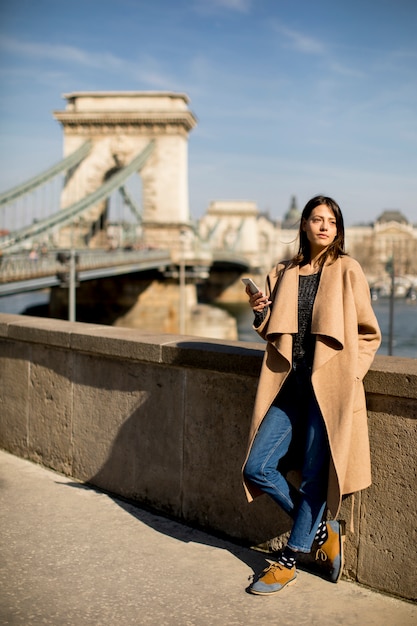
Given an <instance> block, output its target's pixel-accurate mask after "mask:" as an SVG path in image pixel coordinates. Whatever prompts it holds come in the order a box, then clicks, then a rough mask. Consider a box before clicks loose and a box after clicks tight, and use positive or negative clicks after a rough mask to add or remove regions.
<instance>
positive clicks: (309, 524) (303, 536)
mask: <svg viewBox="0 0 417 626" xmlns="http://www.w3.org/2000/svg"><path fill="white" fill-rule="evenodd" d="M300 435H301V437H300ZM295 437H296V438H297V442H298V438H299V437H300V441H301V443H298V445H299V446H300V445H301V447H302V449H301V453H302V463H301V469H302V478H301V484H300V487H299V489H296V488H295V487H294V486H292V485H291V484H290V483H289V482H288V481H287V480H286V478H285V476H284V475H283V474H282V473H281V471H279V469H278V465H279V463H280V461H281V459H283V457H285V455H286V454H287V452H288V449H289V447H290V444H291V443H292V442H294V438H295ZM298 452H300V451H298ZM328 471H329V444H328V440H327V433H326V428H325V425H324V421H323V417H322V414H321V411H320V408H319V406H318V403H317V400H316V397H315V395H314V391H313V388H312V384H311V374H310V371H309V370H307V369H306V368H304V367H300V368H295V369H293V371H292V372H291V374H290V375H289V377H288V378H287V380H286V381H285V383H284V386H283V387H282V389H281V391H280V393H279V394H278V396H277V397H276V399H275V401H274V403H273V404H272V406H271V408H270V409H269V411H268V412H267V414H266V415H265V417H264V419H263V421H262V423H261V425H260V428H259V430H258V433H257V434H256V437H255V440H254V442H253V445H252V448H251V451H250V455H249V458H248V460H247V462H246V465H245V468H244V475H245V477H246V479H247V480H249V481H250V482H251V483H253V484H254V485H256V486H257V487H259V488H260V489H261V490H262V491H263V492H264V493H267V494H268V495H269V496H270V497H271V498H272V499H273V500H274V501H275V502H276V503H277V504H278V505H279V506H280V507H281V508H282V509H283V510H284V511H285V512H286V513H288V515H289V516H290V517H291V518H292V519H293V526H292V530H291V534H290V537H289V540H288V547H290V548H291V549H293V550H296V551H298V552H310V550H311V547H312V544H313V541H314V537H315V535H316V532H317V528H318V525H319V523H320V521H321V520H322V517H323V514H324V511H325V507H326V497H327V483H328Z"/></svg>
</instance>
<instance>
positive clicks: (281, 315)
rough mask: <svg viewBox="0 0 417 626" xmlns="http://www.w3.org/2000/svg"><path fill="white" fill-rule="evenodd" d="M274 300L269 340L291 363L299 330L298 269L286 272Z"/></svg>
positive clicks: (289, 269)
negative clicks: (294, 342) (295, 337)
mask: <svg viewBox="0 0 417 626" xmlns="http://www.w3.org/2000/svg"><path fill="white" fill-rule="evenodd" d="M272 299H273V302H274V303H273V306H272V310H271V317H270V320H269V324H268V333H267V339H268V341H270V342H271V343H272V344H273V345H274V346H275V348H276V350H277V351H278V352H279V353H280V354H281V355H282V356H283V357H284V358H285V359H286V360H287V361H288V363H291V362H292V335H293V333H296V332H297V330H298V267H289V268H287V269H286V270H285V271H284V273H283V276H282V278H281V280H280V281H279V284H278V286H277V288H276V293H275V294H272Z"/></svg>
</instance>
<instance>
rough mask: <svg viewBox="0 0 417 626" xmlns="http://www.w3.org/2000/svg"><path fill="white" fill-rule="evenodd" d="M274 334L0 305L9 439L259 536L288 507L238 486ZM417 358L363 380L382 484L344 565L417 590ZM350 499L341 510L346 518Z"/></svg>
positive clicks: (61, 465) (8, 446) (360, 499)
mask: <svg viewBox="0 0 417 626" xmlns="http://www.w3.org/2000/svg"><path fill="white" fill-rule="evenodd" d="M263 349H264V346H263V344H253V343H250V344H244V343H241V342H228V343H225V342H219V341H215V340H213V341H210V340H206V339H200V338H195V337H184V336H175V335H152V334H150V333H142V332H140V331H136V330H128V329H123V328H112V327H108V326H98V325H90V324H79V323H69V322H65V321H60V320H46V319H43V318H41V319H39V318H32V317H24V316H17V315H4V314H0V379H1V381H2V384H1V386H0V403H1V407H2V411H1V414H0V446H1V447H2V448H4V449H5V450H7V451H9V452H11V453H13V454H15V455H17V456H21V457H23V458H28V459H31V460H33V461H36V462H38V463H41V464H43V465H45V466H47V467H50V468H53V469H55V470H57V471H59V472H62V473H64V474H66V475H68V476H73V477H74V478H77V479H79V480H83V481H86V482H88V483H91V484H93V485H96V486H98V487H100V488H102V489H105V490H107V491H110V492H113V493H115V494H118V495H120V496H123V497H125V498H128V499H131V500H134V501H137V502H140V503H141V504H142V505H147V506H150V507H152V508H154V509H156V510H159V511H161V512H164V513H168V514H170V515H172V516H174V517H176V518H178V519H180V520H182V521H185V522H186V523H188V524H191V525H197V526H199V527H201V528H204V529H207V530H210V531H212V532H213V531H214V532H217V533H222V534H224V535H227V536H229V537H231V538H234V539H237V540H239V541H242V542H244V543H246V544H250V545H258V544H261V543H266V544H268V543H269V545H272V543H273V542H275V544H276V543H277V542H278V543H279V541H280V536H281V535H283V534H284V533H285V532H287V531H288V530H289V528H290V521H289V519H288V518H287V517H286V516H285V515H284V514H283V513H282V514H281V513H280V512H279V511H278V510H277V508H276V506H275V505H274V504H273V503H272V502H271V501H270V500H268V499H267V498H266V497H263V498H258V499H257V501H256V502H254V503H252V504H250V505H249V504H248V503H247V502H246V499H245V495H244V492H243V488H242V484H241V475H240V468H241V464H242V461H243V459H244V455H245V450H246V442H247V435H248V430H249V423H250V418H251V412H252V407H253V401H254V396H255V392H256V386H257V381H258V374H259V370H260V366H261V359H262V355H263ZM416 381H417V361H416V360H412V359H397V358H393V357H377V358H376V360H375V363H374V366H373V368H372V370H371V371H370V372H369V373H368V375H367V377H366V380H365V387H366V392H367V401H368V414H369V429H370V439H371V448H372V458H373V479H374V482H373V485H372V487H371V488H370V489H368V490H366V491H364V492H362V493H361V494H358V496H357V497H356V500H355V502H356V505H355V508H354V523H355V528H356V532H355V534H354V535H353V534H348V536H347V542H346V567H345V575H346V576H349V577H351V578H354V579H356V580H358V581H360V582H362V583H364V584H366V585H368V586H370V587H372V588H374V589H378V590H381V591H385V592H388V593H391V594H395V595H398V596H401V597H403V598H407V599H416V584H415V583H416V579H415V558H414V552H413V547H414V541H413V537H414V533H415V519H416V518H417V502H416V498H415V490H416V483H415V473H414V471H415V467H416V466H417V463H416V461H417V459H416V446H415V441H416V435H417V414H416V408H417V402H416V392H417V385H416ZM350 508H351V507H350V502H349V501H346V502H345V504H344V505H343V509H342V514H343V516H345V517H346V518H347V520H348V521H349V516H350Z"/></svg>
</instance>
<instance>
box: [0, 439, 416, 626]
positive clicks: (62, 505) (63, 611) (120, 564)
mask: <svg viewBox="0 0 417 626" xmlns="http://www.w3.org/2000/svg"><path fill="white" fill-rule="evenodd" d="M0 542H1V545H0V549H1V557H0V624H2V625H6V624H24V625H25V626H28V625H33V624H36V625H38V624H39V625H41V624H42V625H44V624H46V625H53V626H64V625H68V626H85V625H90V624H91V625H99V626H107V625H112V626H113V625H117V626H124V625H125V624H138V625H152V626H153V625H167V626H171V625H172V626H176V625H179V626H200V625H201V626H217V625H219V626H235V625H236V626H251V625H255V624H256V625H257V626H259V624H268V623H269V624H279V625H280V626H289V625H294V624H296V625H302V624H306V625H307V624H308V625H309V626H316V625H317V626H328V625H329V626H330V625H331V626H334V625H335V624H340V625H343V626H373V625H375V626H415V625H416V624H417V606H416V605H413V604H410V603H407V602H402V601H400V600H396V599H393V598H390V597H387V596H384V595H380V594H377V593H373V592H371V591H369V590H368V589H364V588H362V587H360V586H358V585H355V584H353V583H349V582H345V581H341V582H339V583H338V584H337V585H333V584H331V583H328V582H326V581H324V580H322V579H321V578H319V577H317V576H314V575H312V574H309V573H307V572H303V571H301V572H300V573H299V577H298V579H297V584H296V585H294V586H292V587H288V588H287V589H284V590H283V591H282V592H281V593H280V594H278V595H275V596H271V597H267V598H265V597H259V596H253V595H250V594H248V593H246V592H245V587H246V586H247V585H248V583H249V580H248V579H249V577H250V576H251V575H252V574H253V572H254V571H255V572H259V571H260V570H261V569H262V568H263V567H264V566H265V565H266V560H265V558H264V556H263V555H262V554H260V553H258V552H254V551H252V550H249V549H246V548H242V547H239V546H236V545H234V544H232V543H229V542H227V541H222V540H219V539H216V538H215V537H212V536H210V535H208V534H205V533H203V532H201V531H198V530H194V529H192V528H189V527H187V526H184V525H182V524H179V523H176V522H173V521H171V520H167V519H165V518H163V517H160V516H157V515H153V514H151V513H149V512H146V511H143V510H141V509H138V508H136V507H134V506H132V505H129V504H126V503H125V502H122V501H120V500H116V499H114V498H111V497H109V496H108V495H106V494H103V493H100V492H98V491H95V490H93V489H89V488H86V487H85V486H83V485H80V484H78V483H74V482H73V481H72V480H71V479H68V478H66V477H64V476H61V475H60V474H56V473H54V472H51V471H48V470H45V469H44V468H42V467H40V466H38V465H35V464H33V463H30V462H28V461H24V460H22V459H19V458H16V457H14V456H12V455H10V454H7V453H5V452H1V451H0Z"/></svg>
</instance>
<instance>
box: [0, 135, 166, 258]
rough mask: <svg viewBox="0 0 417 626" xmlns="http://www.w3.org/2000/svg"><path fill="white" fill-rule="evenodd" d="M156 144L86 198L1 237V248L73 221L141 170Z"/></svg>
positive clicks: (150, 145)
mask: <svg viewBox="0 0 417 626" xmlns="http://www.w3.org/2000/svg"><path fill="white" fill-rule="evenodd" d="M154 145H155V141H154V140H152V141H150V142H149V144H148V145H147V146H146V148H145V149H144V150H143V151H142V152H140V153H139V154H138V155H137V156H136V157H135V158H134V159H132V161H131V162H130V163H129V164H128V165H126V166H125V167H124V168H122V169H121V170H119V171H118V172H116V173H115V174H114V175H113V176H111V178H109V179H108V180H107V181H106V182H105V183H103V185H101V186H100V187H99V188H98V189H96V190H95V191H93V192H92V193H90V194H89V195H88V196H86V197H85V198H82V199H81V200H78V201H77V202H75V203H74V204H72V205H70V206H69V207H66V208H64V209H61V210H60V211H58V212H57V213H55V214H54V215H52V216H49V217H47V218H45V219H43V220H40V221H39V222H36V223H35V224H32V225H31V226H27V227H25V228H22V229H20V230H18V231H16V232H14V233H11V234H10V235H6V236H5V237H2V238H1V239H0V250H1V249H3V250H4V249H6V248H8V249H9V251H11V248H18V247H19V244H20V243H21V242H23V241H24V240H25V239H29V238H31V237H35V236H36V235H40V234H41V233H43V232H45V231H46V230H49V229H50V228H53V227H54V226H58V225H59V226H61V227H63V226H66V225H67V224H69V223H71V221H72V220H73V219H74V217H76V216H77V215H80V214H81V213H83V212H84V211H85V210H86V209H88V208H90V207H91V206H94V205H96V204H98V203H99V202H101V201H102V200H104V199H106V198H108V197H109V196H110V195H111V194H112V193H113V191H114V190H115V189H118V188H119V187H120V186H121V185H122V183H123V182H124V181H125V180H126V179H127V178H128V177H129V176H131V175H132V174H133V173H134V172H137V171H140V170H141V169H142V167H143V166H144V165H145V163H146V160H147V159H148V157H149V156H150V155H151V153H152V152H153V149H154Z"/></svg>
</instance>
